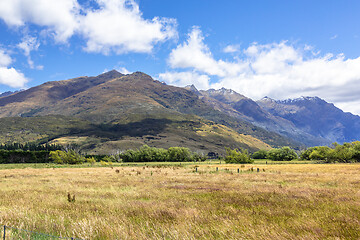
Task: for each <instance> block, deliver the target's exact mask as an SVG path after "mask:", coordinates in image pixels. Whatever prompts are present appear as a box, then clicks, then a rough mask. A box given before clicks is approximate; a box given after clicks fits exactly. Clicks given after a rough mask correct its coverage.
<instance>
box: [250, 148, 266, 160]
mask: <svg viewBox="0 0 360 240" xmlns="http://www.w3.org/2000/svg"><path fill="white" fill-rule="evenodd" d="M251 157H252V158H253V159H266V158H267V151H266V150H259V151H257V152H254V153H253V154H252V156H251Z"/></svg>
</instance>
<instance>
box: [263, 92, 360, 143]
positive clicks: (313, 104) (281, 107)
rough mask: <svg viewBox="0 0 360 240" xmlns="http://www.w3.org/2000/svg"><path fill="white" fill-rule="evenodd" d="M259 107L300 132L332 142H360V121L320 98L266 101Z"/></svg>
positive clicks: (358, 118)
mask: <svg viewBox="0 0 360 240" xmlns="http://www.w3.org/2000/svg"><path fill="white" fill-rule="evenodd" d="M258 103H259V105H260V106H262V107H263V108H264V109H266V110H267V111H268V112H269V113H271V114H273V115H274V116H279V117H281V118H284V119H286V120H288V121H290V122H292V123H293V124H294V125H295V126H296V127H297V128H298V129H300V130H302V131H304V132H306V133H309V134H311V135H313V136H315V137H320V138H324V139H327V140H328V141H329V142H339V143H344V142H351V141H356V140H359V139H360V117H359V116H356V115H353V114H351V113H345V112H343V111H342V110H341V109H339V108H337V107H335V106H334V104H331V103H328V102H326V101H324V100H323V99H320V98H318V97H301V98H298V99H289V100H284V101H276V100H273V99H270V98H264V99H262V100H260V101H258Z"/></svg>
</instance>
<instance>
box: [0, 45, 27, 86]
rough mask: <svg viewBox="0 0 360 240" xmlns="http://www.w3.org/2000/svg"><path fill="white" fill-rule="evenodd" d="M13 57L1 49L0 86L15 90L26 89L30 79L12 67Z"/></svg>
mask: <svg viewBox="0 0 360 240" xmlns="http://www.w3.org/2000/svg"><path fill="white" fill-rule="evenodd" d="M11 63H12V59H11V57H10V56H9V55H8V54H6V53H5V51H4V50H2V49H0V84H5V85H8V86H10V87H13V88H21V87H24V86H25V84H26V83H27V82H28V79H27V78H26V77H25V76H24V74H22V73H21V72H19V71H17V70H16V69H14V68H12V67H10V68H9V65H10V64H11Z"/></svg>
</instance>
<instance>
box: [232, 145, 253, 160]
mask: <svg viewBox="0 0 360 240" xmlns="http://www.w3.org/2000/svg"><path fill="white" fill-rule="evenodd" d="M225 162H226V163H253V162H254V160H252V159H251V158H250V156H249V152H248V150H243V149H240V150H239V149H237V148H235V149H230V148H226V156H225Z"/></svg>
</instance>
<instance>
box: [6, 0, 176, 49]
mask: <svg viewBox="0 0 360 240" xmlns="http://www.w3.org/2000/svg"><path fill="white" fill-rule="evenodd" d="M94 3H96V4H97V5H98V6H97V7H96V8H92V7H89V5H87V6H86V7H85V6H81V5H80V4H79V3H78V2H77V0H51V1H49V0H1V1H0V18H1V19H3V20H4V21H5V23H6V24H7V25H8V26H10V27H14V26H15V27H23V26H26V25H27V24H35V25H39V26H41V27H42V28H43V29H42V31H41V32H42V33H46V34H45V35H50V36H53V37H54V39H55V40H56V41H57V42H61V43H67V41H68V39H69V38H70V37H72V36H73V35H74V34H77V35H78V36H81V37H83V38H84V40H85V41H86V46H85V47H84V49H85V50H86V51H88V52H96V53H103V54H109V53H111V52H114V53H116V54H122V53H127V52H139V53H149V52H151V51H152V49H153V47H154V45H155V44H157V43H159V42H163V41H166V40H168V39H171V38H174V37H176V36H177V31H176V20H175V19H168V18H159V17H155V18H153V19H151V20H149V19H144V18H143V16H142V13H141V11H140V10H139V5H138V4H137V3H136V2H135V1H134V0H94Z"/></svg>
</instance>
